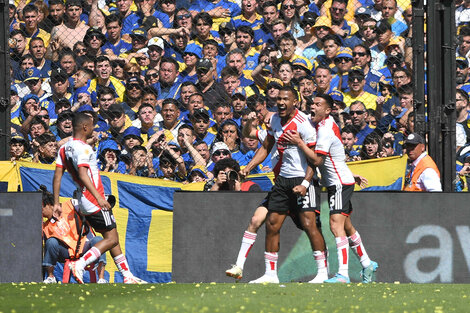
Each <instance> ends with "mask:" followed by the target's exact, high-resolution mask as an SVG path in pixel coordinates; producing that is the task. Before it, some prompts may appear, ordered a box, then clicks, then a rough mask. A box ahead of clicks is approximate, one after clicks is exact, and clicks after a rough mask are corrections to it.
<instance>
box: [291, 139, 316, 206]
mask: <svg viewBox="0 0 470 313" xmlns="http://www.w3.org/2000/svg"><path fill="white" fill-rule="evenodd" d="M312 149H313V147H312ZM314 173H315V169H314V168H313V167H312V166H311V165H310V163H309V164H308V167H307V171H306V172H305V177H304V181H305V182H306V183H305V184H304V183H303V182H302V184H301V185H297V186H295V187H294V188H292V192H293V193H295V194H297V195H299V196H302V197H305V195H306V194H307V186H309V185H310V181H312V178H313V174H314ZM307 183H308V185H307Z"/></svg>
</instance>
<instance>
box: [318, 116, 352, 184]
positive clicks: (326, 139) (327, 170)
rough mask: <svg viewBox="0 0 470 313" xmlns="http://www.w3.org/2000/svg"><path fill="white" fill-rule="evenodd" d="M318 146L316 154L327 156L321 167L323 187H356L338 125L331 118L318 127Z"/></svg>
mask: <svg viewBox="0 0 470 313" xmlns="http://www.w3.org/2000/svg"><path fill="white" fill-rule="evenodd" d="M316 130H317V145H316V147H315V153H317V154H321V155H324V156H325V162H324V163H323V165H322V166H320V167H319V168H320V173H321V180H322V185H323V186H325V187H329V186H333V185H354V177H353V175H352V172H351V170H350V169H349V168H348V166H347V165H346V154H345V153H344V146H343V141H342V140H341V132H340V130H339V127H338V125H337V124H336V123H335V121H334V119H333V118H332V117H331V116H328V117H327V118H326V119H324V120H323V121H321V122H320V123H318V124H317V125H316Z"/></svg>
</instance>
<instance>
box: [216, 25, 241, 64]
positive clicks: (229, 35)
mask: <svg viewBox="0 0 470 313" xmlns="http://www.w3.org/2000/svg"><path fill="white" fill-rule="evenodd" d="M219 37H220V39H221V40H222V44H223V47H224V51H223V52H222V53H220V52H219V53H220V54H221V56H224V55H226V54H227V53H228V52H230V51H232V50H233V49H236V48H237V43H236V42H235V27H234V26H233V24H232V23H230V22H224V23H222V24H220V26H219Z"/></svg>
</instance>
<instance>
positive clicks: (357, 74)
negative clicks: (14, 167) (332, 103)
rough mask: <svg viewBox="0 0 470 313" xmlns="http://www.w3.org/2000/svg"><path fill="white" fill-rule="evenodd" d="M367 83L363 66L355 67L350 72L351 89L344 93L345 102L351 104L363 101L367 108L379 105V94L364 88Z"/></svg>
mask: <svg viewBox="0 0 470 313" xmlns="http://www.w3.org/2000/svg"><path fill="white" fill-rule="evenodd" d="M365 83H366V80H365V75H364V72H363V71H362V69H361V68H353V69H351V71H350V72H349V74H348V86H349V91H348V92H345V93H344V103H345V104H346V106H348V107H349V106H350V105H351V104H352V103H353V102H355V101H361V102H362V103H364V105H365V106H366V109H373V110H375V108H376V107H377V96H376V95H373V94H371V93H368V92H367V91H365V90H364V85H365Z"/></svg>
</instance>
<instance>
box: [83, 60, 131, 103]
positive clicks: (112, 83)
mask: <svg viewBox="0 0 470 313" xmlns="http://www.w3.org/2000/svg"><path fill="white" fill-rule="evenodd" d="M112 72H113V71H112V67H111V61H110V60H109V58H108V57H107V56H104V55H100V56H99V57H97V58H96V59H95V74H96V78H94V79H92V80H91V81H90V84H89V86H88V91H89V92H90V93H91V101H92V102H93V103H96V101H97V92H98V90H99V89H100V88H101V87H102V86H106V87H110V88H112V89H113V90H114V91H115V93H116V94H115V96H116V98H117V99H118V100H119V101H120V102H123V101H124V93H125V90H126V87H125V86H124V84H123V83H122V82H121V81H120V80H119V79H117V78H116V77H114V76H112Z"/></svg>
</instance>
